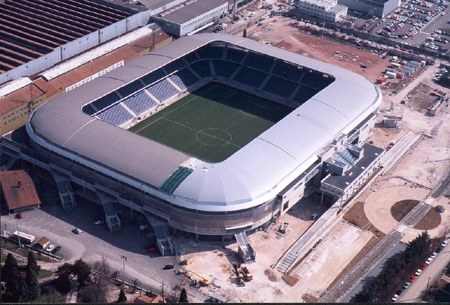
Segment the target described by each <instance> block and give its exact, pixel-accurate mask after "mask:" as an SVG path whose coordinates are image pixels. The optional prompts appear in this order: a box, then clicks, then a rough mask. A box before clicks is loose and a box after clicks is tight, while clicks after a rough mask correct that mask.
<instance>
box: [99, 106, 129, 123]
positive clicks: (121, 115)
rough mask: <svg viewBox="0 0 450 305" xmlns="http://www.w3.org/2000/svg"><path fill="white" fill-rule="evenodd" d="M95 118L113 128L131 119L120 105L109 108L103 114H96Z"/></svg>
mask: <svg viewBox="0 0 450 305" xmlns="http://www.w3.org/2000/svg"><path fill="white" fill-rule="evenodd" d="M97 116H98V117H99V118H100V119H101V120H102V121H105V122H106V123H109V124H111V125H114V126H119V125H120V124H123V123H125V122H126V121H128V120H131V119H132V118H133V115H131V113H129V112H128V111H127V110H126V109H125V108H123V107H122V105H120V104H117V105H115V106H113V107H111V108H108V109H106V110H104V111H103V112H101V113H99V114H97Z"/></svg>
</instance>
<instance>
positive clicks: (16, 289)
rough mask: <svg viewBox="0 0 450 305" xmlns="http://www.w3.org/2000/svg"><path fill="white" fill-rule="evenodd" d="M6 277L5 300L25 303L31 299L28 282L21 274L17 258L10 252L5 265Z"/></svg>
mask: <svg viewBox="0 0 450 305" xmlns="http://www.w3.org/2000/svg"><path fill="white" fill-rule="evenodd" d="M3 273H4V279H5V286H6V291H5V296H4V297H5V300H4V301H6V302H11V303H23V302H27V301H28V300H29V291H28V287H27V284H26V283H25V281H24V279H23V278H22V276H21V275H20V271H19V267H18V265H17V260H16V259H15V258H14V256H13V255H12V254H11V253H8V255H7V256H6V260H5V266H4V267H3Z"/></svg>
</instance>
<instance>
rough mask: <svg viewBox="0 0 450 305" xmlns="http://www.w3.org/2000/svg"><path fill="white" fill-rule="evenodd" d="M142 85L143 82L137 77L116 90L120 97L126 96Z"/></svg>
mask: <svg viewBox="0 0 450 305" xmlns="http://www.w3.org/2000/svg"><path fill="white" fill-rule="evenodd" d="M143 87H144V84H143V83H142V82H141V81H140V80H139V79H137V80H135V81H134V82H132V83H129V84H128V85H125V86H123V87H122V88H119V90H117V91H118V92H119V94H120V95H121V96H122V97H127V96H128V95H130V94H133V93H135V92H136V91H138V90H139V89H141V88H143Z"/></svg>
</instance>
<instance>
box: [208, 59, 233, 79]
mask: <svg viewBox="0 0 450 305" xmlns="http://www.w3.org/2000/svg"><path fill="white" fill-rule="evenodd" d="M213 64H214V70H215V72H216V75H217V76H223V77H226V78H230V77H231V76H232V75H233V73H234V71H236V69H237V68H238V66H239V65H238V64H235V63H232V62H228V61H224V60H214V61H213Z"/></svg>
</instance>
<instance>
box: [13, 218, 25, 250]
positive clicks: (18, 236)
mask: <svg viewBox="0 0 450 305" xmlns="http://www.w3.org/2000/svg"><path fill="white" fill-rule="evenodd" d="M15 218H16V220H17V238H18V240H19V248H22V244H21V243H20V231H19V219H21V218H23V216H22V213H17V214H16V216H15Z"/></svg>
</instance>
